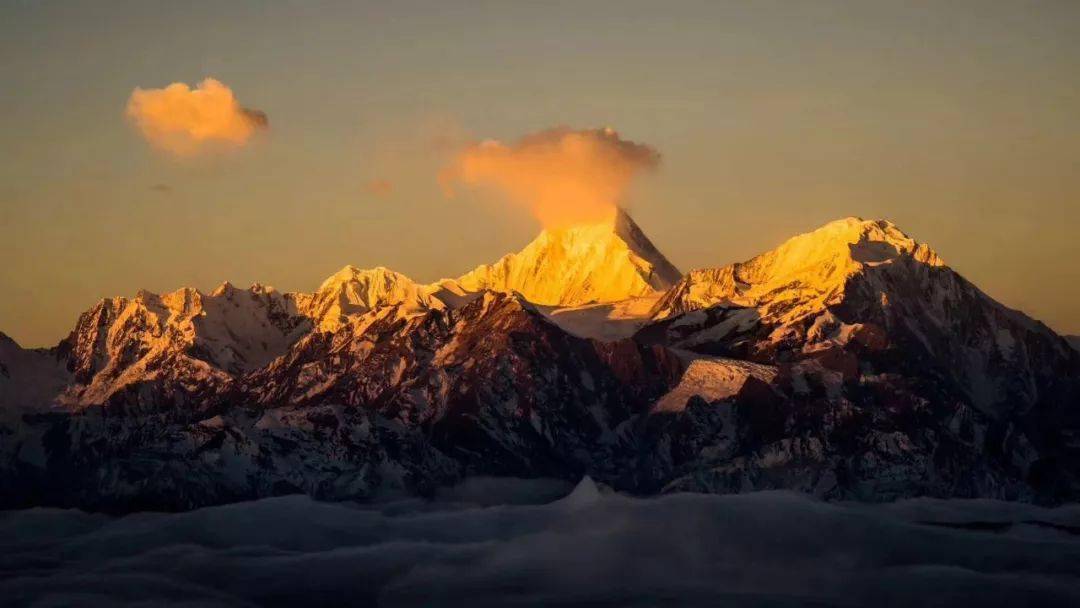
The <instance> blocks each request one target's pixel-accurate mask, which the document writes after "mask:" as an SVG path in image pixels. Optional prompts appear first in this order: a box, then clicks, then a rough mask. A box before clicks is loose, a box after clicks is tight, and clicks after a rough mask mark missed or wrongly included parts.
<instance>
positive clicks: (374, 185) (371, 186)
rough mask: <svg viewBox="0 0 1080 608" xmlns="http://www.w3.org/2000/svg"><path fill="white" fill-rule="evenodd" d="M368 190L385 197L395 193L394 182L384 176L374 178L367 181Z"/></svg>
mask: <svg viewBox="0 0 1080 608" xmlns="http://www.w3.org/2000/svg"><path fill="white" fill-rule="evenodd" d="M367 191H368V192H370V193H372V194H374V195H375V196H377V197H379V198H385V197H387V196H390V194H391V193H393V191H394V182H392V181H390V180H388V179H383V178H377V179H373V180H371V181H370V182H368V183H367Z"/></svg>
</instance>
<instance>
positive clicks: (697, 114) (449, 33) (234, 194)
mask: <svg viewBox="0 0 1080 608" xmlns="http://www.w3.org/2000/svg"><path fill="white" fill-rule="evenodd" d="M390 4H391V3H374V2H372V3H362V2H349V3H346V2H317V1H303V2H300V1H296V2H286V1H282V2H268V1H261V2H255V1H246V2H245V1H237V2H198V1H194V2H185V3H176V2H156V1H140V2H135V1H131V2H115V1H110V0H99V1H95V2H70V1H66V2H60V1H52V0H40V1H34V0H23V1H12V0H0V83H3V84H2V86H0V331H2V332H4V333H7V334H9V335H10V336H12V337H13V338H15V339H16V340H17V341H18V342H19V343H20V344H22V345H24V346H45V345H52V344H55V343H56V342H57V341H58V340H60V339H61V338H62V337H64V336H65V335H66V334H67V333H68V332H69V331H70V329H71V327H72V326H73V325H74V323H75V320H76V319H77V317H78V314H79V313H80V312H81V311H83V310H86V309H87V308H89V307H90V306H92V305H93V304H94V303H95V302H96V301H97V300H98V299H100V298H102V297H109V296H118V295H124V296H133V295H134V294H135V293H136V292H137V291H138V290H139V289H144V288H145V289H149V290H151V291H157V292H162V291H170V290H173V289H176V288H178V287H181V286H194V287H198V288H200V289H204V290H210V289H213V288H214V287H215V286H216V285H217V284H219V283H221V282H222V281H223V280H229V281H231V282H232V283H234V284H236V285H244V286H246V285H248V284H251V283H252V282H256V281H258V282H260V283H263V284H269V285H273V286H275V287H277V288H278V289H281V290H305V291H310V290H313V289H315V288H316V287H317V286H318V285H319V283H321V282H322V280H323V279H324V278H325V277H327V276H328V275H330V274H332V273H333V272H334V271H336V270H337V269H339V268H341V267H342V266H345V265H346V264H353V265H356V266H360V267H372V266H378V265H382V266H387V267H390V268H393V269H395V270H398V271H400V272H403V273H405V274H407V275H409V276H410V277H412V278H414V279H415V280H418V281H425V282H426V281H431V280H434V279H438V278H441V277H445V276H457V275H459V274H461V273H463V272H465V271H467V270H469V269H471V268H473V267H475V266H476V265H478V264H481V263H486V262H490V261H493V260H495V259H497V258H498V257H499V256H501V255H503V254H505V253H507V252H509V251H512V250H516V249H519V248H520V247H521V246H523V245H524V244H525V243H527V242H528V241H529V239H530V238H531V237H532V236H533V235H534V234H535V233H536V231H537V230H538V229H539V226H538V224H537V222H536V220H535V219H534V218H533V216H532V215H530V214H529V212H528V210H526V209H523V208H521V207H520V206H513V205H503V204H499V203H498V202H496V201H493V200H491V198H490V197H486V196H481V195H480V194H475V193H471V192H465V193H462V194H458V195H455V196H453V197H452V198H448V197H447V196H446V193H445V191H444V189H443V188H441V187H440V184H439V180H438V175H439V172H440V169H441V168H443V167H444V166H445V163H446V161H447V159H446V156H447V150H448V149H449V148H451V147H452V146H453V145H456V144H460V143H461V142H465V141H477V140H483V139H497V140H500V141H515V140H517V139H518V138H520V137H522V136H524V135H527V134H530V133H536V132H541V131H545V130H548V129H552V128H556V127H560V126H565V127H570V128H574V129H603V128H605V127H609V128H612V129H615V130H617V132H618V133H619V135H620V136H621V137H623V138H625V139H626V140H628V141H633V142H639V143H641V144H643V145H647V146H649V147H650V148H651V149H653V150H656V151H657V152H658V153H659V155H660V159H659V163H658V165H657V167H656V168H655V170H653V171H650V172H649V174H648V175H645V176H642V177H641V179H639V180H638V181H637V182H636V183H635V187H634V188H633V189H632V191H631V192H630V193H629V194H628V199H627V201H626V205H627V206H628V207H629V208H630V209H631V212H632V214H633V215H634V217H635V219H636V220H637V221H638V223H639V224H640V225H641V226H642V227H643V229H644V230H645V231H646V233H647V234H649V236H650V237H651V238H652V240H653V241H654V242H655V243H656V244H657V245H658V246H659V248H660V249H661V250H662V251H663V252H664V253H665V254H666V255H667V256H668V257H669V258H670V259H671V260H672V262H674V263H675V265H676V266H678V267H679V268H680V269H682V270H684V271H685V270H690V269H693V268H698V267H706V266H719V265H723V264H727V263H730V262H734V261H740V260H743V259H746V258H749V257H751V256H753V255H756V254H757V253H760V252H763V251H765V250H768V249H770V248H772V247H774V246H776V245H777V244H779V243H780V242H782V241H783V240H785V239H786V238H788V237H790V236H793V235H795V234H797V233H800V232H806V231H808V230H811V229H813V228H816V227H817V226H819V225H821V224H824V223H826V222H828V221H830V220H834V219H837V218H841V217H845V216H851V215H855V216H861V217H866V218H885V219H889V220H891V221H893V222H895V223H896V224H897V225H898V226H899V227H900V228H901V229H903V230H904V231H905V232H907V233H908V234H910V235H911V236H913V237H914V238H916V239H917V240H920V241H923V242H926V243H929V244H930V245H931V246H932V247H933V248H934V249H935V250H936V251H937V252H938V253H939V254H940V255H941V256H942V258H943V259H944V260H945V261H946V263H947V264H949V265H950V266H951V267H953V268H954V269H956V270H957V271H959V272H960V273H961V274H963V275H964V276H965V277H967V278H968V279H970V280H972V281H973V282H974V283H975V284H976V285H978V286H980V287H981V288H982V289H983V290H984V291H986V292H987V293H989V294H990V295H991V296H993V297H995V298H996V299H998V300H1000V301H1001V302H1003V303H1005V304H1006V305H1008V306H1011V307H1014V308H1019V309H1021V310H1023V311H1025V312H1027V313H1028V314H1030V315H1031V316H1033V317H1035V318H1037V319H1039V320H1041V321H1044V322H1046V323H1047V324H1048V325H1050V326H1051V327H1052V328H1054V329H1056V330H1058V331H1059V332H1063V333H1080V263H1078V260H1080V238H1078V231H1080V2H1076V1H1074V0H1061V1H1050V0H1046V1H1021V0H1016V1H1008V2H1006V1H994V0H978V1H955V2H948V3H945V2H937V1H926V2H921V1H913V2H877V1H866V0H862V1H851V2H847V1H839V0H835V1H824V0H823V1H817V2H798V3H795V2H781V1H777V2H769V1H767V0H763V1H759V2H752V3H751V2H736V1H732V2H721V1H717V0H713V1H708V2H663V3H661V2H633V1H621V2H520V3H515V2H455V3H447V2H395V3H392V4H393V6H390ZM207 78H212V79H214V80H215V81H217V82H219V83H222V84H223V85H224V86H225V87H227V89H228V90H229V91H230V92H231V94H232V95H234V96H235V102H236V104H238V105H237V107H238V108H240V109H242V110H244V112H250V113H249V114H243V113H242V114H243V115H242V116H241V118H239V119H237V120H243V117H244V116H247V117H249V118H250V117H255V118H257V117H259V116H262V119H259V120H255V121H254V122H252V123H250V125H249V126H250V128H248V127H247V126H244V125H245V124H247V123H240V124H239V126H238V124H237V123H228V128H229V131H228V133H229V137H230V138H231V139H229V140H228V141H225V140H221V145H217V146H208V147H204V146H201V145H200V146H194V147H193V146H192V145H188V144H189V143H190V142H186V143H185V142H181V143H179V144H178V143H177V142H175V141H174V142H165V143H163V142H162V141H160V140H155V139H154V135H153V134H152V133H151V132H149V131H147V130H146V123H145V122H140V120H143V119H145V117H146V116H152V112H150V111H149V110H145V109H143V110H134V111H133V110H132V109H131V104H132V99H133V93H135V91H136V89H140V90H143V91H153V90H155V89H163V88H165V87H167V86H169V85H170V84H172V83H184V84H185V85H186V86H188V87H197V86H198V85H199V83H201V82H203V81H204V79H207ZM182 92H183V91H182ZM139 99H140V100H142V99H143V98H139ZM139 107H140V108H145V107H146V106H139ZM264 123H265V124H264Z"/></svg>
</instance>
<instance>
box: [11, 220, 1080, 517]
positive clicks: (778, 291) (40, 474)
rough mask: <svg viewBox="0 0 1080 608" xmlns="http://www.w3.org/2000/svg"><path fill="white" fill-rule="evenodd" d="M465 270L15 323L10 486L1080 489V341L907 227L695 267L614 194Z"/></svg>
mask: <svg viewBox="0 0 1080 608" xmlns="http://www.w3.org/2000/svg"><path fill="white" fill-rule="evenodd" d="M470 276H471V277H472V278H470V279H467V280H465V279H466V278H465V277H463V278H462V279H458V280H451V281H443V282H440V283H437V284H435V285H431V286H421V285H417V284H415V283H414V282H412V281H411V280H409V279H408V278H407V277H404V276H403V275H400V274H397V273H394V272H392V271H389V270H386V269H382V268H376V269H373V270H368V271H363V270H358V269H356V268H353V267H346V268H345V269H343V270H342V271H340V272H338V273H337V274H335V275H334V276H332V277H330V278H329V279H328V280H327V281H325V282H324V283H323V285H322V286H321V287H320V288H319V289H318V290H317V291H316V292H314V293H311V294H292V293H289V294H282V293H278V292H276V291H274V290H273V289H271V288H264V287H261V286H257V285H256V286H253V287H252V288H250V289H246V290H241V289H236V288H233V287H232V286H230V285H228V284H226V285H223V286H222V287H220V288H219V289H217V290H215V291H214V292H212V293H211V294H202V293H200V292H198V291H195V290H191V289H182V290H179V291H176V292H173V293H171V294H165V295H161V296H158V295H155V294H150V293H145V292H143V293H140V294H139V295H138V296H137V297H136V298H134V299H126V298H113V299H107V300H104V301H102V302H100V303H99V304H98V305H96V306H95V307H94V308H92V309H91V310H89V311H87V312H86V313H84V314H83V315H82V316H81V317H80V319H79V322H78V324H77V325H76V328H75V330H74V331H73V332H72V334H71V335H70V336H69V337H68V338H66V339H65V340H64V341H62V342H61V343H60V344H59V345H58V346H56V347H54V348H52V349H38V350H25V349H21V348H19V347H18V346H17V345H16V344H14V342H12V341H11V340H10V339H7V338H6V337H3V336H0V496H3V498H2V504H3V505H6V506H16V505H35V504H54V505H76V506H82V507H86V508H93V509H106V510H115V511H127V510H133V509H141V508H156V509H187V508H192V507H196V506H200V505H206V504H214V503H221V502H229V501H233V500H241V499H247V498H253V497H259V496H267V495H275V494H284V493H294V492H304V493H307V494H310V495H313V496H317V497H321V498H328V499H338V498H362V497H366V496H370V495H372V494H373V493H375V492H380V491H387V490H400V491H406V492H414V493H420V494H424V493H427V492H431V491H433V489H434V488H435V487H436V486H438V485H440V484H444V483H448V482H451V481H453V480H456V479H460V478H461V477H462V476H466V475H471V474H492V475H512V476H523V477H533V476H556V477H564V478H567V479H576V478H577V477H579V476H580V475H582V474H583V473H588V474H589V475H591V476H593V477H594V478H595V479H598V480H601V481H603V482H605V483H608V484H610V485H613V486H615V487H618V488H620V489H623V490H626V491H629V492H637V493H645V494H648V493H656V492H666V491H676V490H697V491H709V492H733V491H745V490H751V489H765V488H790V489H797V490H801V491H806V492H810V493H814V494H816V495H819V496H823V497H826V498H849V499H850V498H854V499H865V500H884V499H890V498H894V497H899V496H914V495H934V496H988V497H997V498H1010V499H1023V500H1035V501H1042V502H1058V501H1062V500H1067V499H1074V498H1076V497H1077V496H1078V493H1080V480H1078V478H1077V471H1080V414H1078V407H1080V352H1077V351H1075V350H1073V349H1072V348H1070V347H1069V346H1068V344H1067V343H1066V341H1065V340H1064V339H1063V338H1061V337H1059V336H1057V335H1055V334H1054V333H1053V332H1052V331H1050V330H1049V329H1048V328H1046V327H1045V326H1043V325H1041V324H1040V323H1038V322H1036V321H1033V320H1031V319H1029V318H1028V317H1026V316H1024V315H1023V314H1022V313H1019V312H1016V311H1013V310H1009V309H1007V308H1005V307H1004V306H1002V305H1000V304H998V303H997V302H995V301H993V300H992V299H990V298H989V297H988V296H986V295H985V294H983V293H982V292H980V291H979V290H978V289H977V288H976V287H974V286H973V285H971V284H970V283H969V282H967V281H966V280H964V279H963V278H962V277H960V276H959V275H957V274H956V273H955V272H954V271H952V270H951V269H950V268H948V267H947V266H946V265H945V264H944V263H943V262H942V261H941V260H940V258H939V257H938V256H937V255H936V254H935V253H934V252H933V251H932V250H931V249H930V248H929V247H927V246H926V245H923V244H920V243H918V242H916V241H914V240H913V239H911V238H910V237H908V236H907V235H905V234H904V233H902V232H901V231H900V230H899V229H897V228H896V227H895V226H893V225H892V224H890V223H888V222H883V221H863V220H859V219H856V218H848V219H845V220H840V221H838V222H833V223H831V224H828V225H826V226H824V227H822V228H821V229H819V230H816V231H814V232H811V233H808V234H805V235H801V236H798V237H796V238H794V239H792V240H790V241H788V242H787V243H785V244H783V245H781V246H780V247H779V248H777V249H775V250H773V251H771V252H768V253H765V254H763V255H761V256H758V257H756V258H754V259H752V260H749V261H747V262H744V263H740V264H733V265H730V266H725V267H720V268H715V269H705V270H697V271H693V272H691V273H689V274H687V275H686V276H685V277H682V278H679V277H678V276H677V272H676V271H675V270H674V268H673V267H671V266H670V264H668V263H667V262H666V261H665V260H664V258H663V256H662V255H660V254H659V253H658V252H657V251H656V249H655V247H653V246H652V245H651V243H649V241H648V239H647V238H645V237H644V235H642V234H641V232H640V229H638V228H637V227H636V226H635V225H634V224H633V223H632V221H631V220H630V219H629V217H628V216H626V215H624V214H621V213H620V214H619V215H618V216H617V217H616V218H615V220H614V221H613V222H612V223H610V224H607V225H604V226H590V227H579V228H573V229H568V230H566V231H562V232H559V233H553V232H549V233H544V234H542V235H541V236H540V237H538V238H537V240H536V241H534V242H533V243H532V244H530V245H529V246H528V247H526V248H525V250H523V251H522V252H521V253H518V254H512V255H510V256H507V257H505V258H503V259H502V260H500V261H499V262H498V263H496V264H494V265H491V266H488V267H482V269H480V270H478V271H476V272H474V273H470V275H466V277H470ZM665 287H667V289H666V291H663V292H658V291H657V290H659V289H663V288H665ZM612 300H614V301H612ZM545 303H547V304H555V305H559V304H566V305H570V306H571V307H570V308H550V307H545V306H543V304H545ZM642 324H644V325H643V326H641V325H642ZM639 326H640V328H639ZM635 331H636V333H633V335H630V334H631V333H632V332H635Z"/></svg>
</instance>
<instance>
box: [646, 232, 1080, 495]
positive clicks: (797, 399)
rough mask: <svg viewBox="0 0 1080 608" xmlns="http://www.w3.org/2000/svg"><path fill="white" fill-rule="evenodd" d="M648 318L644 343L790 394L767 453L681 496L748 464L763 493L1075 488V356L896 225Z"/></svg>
mask: <svg viewBox="0 0 1080 608" xmlns="http://www.w3.org/2000/svg"><path fill="white" fill-rule="evenodd" d="M652 312H653V316H654V317H655V318H656V319H657V321H656V322H654V323H653V324H652V325H649V326H647V327H645V328H644V329H642V330H641V332H639V334H638V339H639V340H642V341H645V342H647V343H654V344H664V345H667V346H670V347H674V348H678V349H686V350H689V351H693V352H696V353H700V354H702V355H709V356H716V355H723V356H729V357H736V358H739V359H751V360H754V361H757V362H759V363H765V364H771V365H774V366H776V368H777V371H778V375H777V380H776V382H774V388H776V389H778V390H777V391H776V393H775V394H776V395H778V396H781V397H782V398H779V399H774V397H773V396H768V398H767V399H766V401H774V402H773V405H772V406H770V407H771V410H770V411H771V412H772V414H770V416H772V420H771V421H770V422H769V424H772V425H775V426H774V432H776V433H777V434H776V435H775V436H774V438H773V440H771V441H767V442H765V444H763V445H759V446H758V452H759V453H758V454H757V455H755V456H747V457H745V458H744V459H743V460H741V461H740V464H738V465H737V466H736V465H733V463H732V462H731V461H728V462H725V463H724V464H723V465H721V466H719V467H717V468H716V469H713V470H711V471H710V472H709V473H708V474H703V473H702V472H701V471H698V472H697V473H696V474H695V475H697V476H696V477H691V478H687V479H684V480H683V481H681V482H679V485H678V487H683V488H691V487H701V486H702V485H704V487H708V488H712V489H714V490H715V489H717V487H727V488H730V487H731V485H730V484H745V483H746V476H747V475H750V474H751V473H749V472H748V470H749V469H756V472H754V473H753V475H759V476H760V478H759V481H758V482H757V484H758V485H759V486H765V487H769V486H770V485H776V486H782V487H787V486H788V485H790V484H792V483H795V479H794V478H793V477H791V475H792V474H793V473H794V472H797V473H798V475H800V476H802V479H803V481H801V482H799V483H803V484H805V483H807V481H806V480H815V481H814V483H819V482H820V483H823V484H831V483H835V480H836V479H840V478H841V477H842V476H845V475H846V476H847V480H848V484H850V485H855V484H853V480H855V479H858V478H859V477H860V476H864V477H865V478H864V480H863V482H861V484H865V485H866V487H867V488H868V489H867V490H864V491H865V492H867V493H868V494H871V495H891V494H893V493H904V492H911V491H912V489H913V488H919V489H918V490H917V491H918V492H929V493H949V492H961V493H963V494H965V495H986V494H997V495H1001V496H1012V497H1017V496H1025V495H1030V492H1031V490H1032V487H1031V486H1037V487H1038V490H1037V491H1036V492H1035V494H1039V493H1045V494H1044V495H1055V493H1058V492H1064V493H1066V494H1067V493H1068V492H1072V491H1073V490H1068V491H1065V490H1064V488H1067V487H1068V488H1075V486H1076V483H1077V478H1076V473H1075V471H1076V470H1077V469H1076V468H1075V465H1076V463H1077V462H1078V456H1080V356H1077V355H1078V353H1077V352H1075V351H1073V350H1072V349H1070V348H1069V347H1068V345H1067V343H1066V342H1065V340H1064V339H1062V338H1061V337H1059V336H1057V335H1056V334H1054V332H1053V331H1051V330H1050V329H1049V328H1047V327H1046V326H1045V325H1042V324H1041V323H1038V322H1037V321H1034V320H1032V319H1030V318H1029V317H1027V316H1026V315H1024V314H1022V313H1020V312H1017V311H1014V310H1010V309H1008V308H1006V307H1004V306H1002V305H1001V304H999V303H998V302H996V301H994V300H993V299H991V298H990V297H989V296H987V295H986V294H984V293H982V292H981V291H980V290H979V289H978V288H976V287H975V286H974V285H972V284H971V283H970V282H968V281H966V280H964V279H963V278H962V277H961V276H959V275H958V274H957V273H956V272H954V271H953V270H952V269H950V268H949V267H948V266H946V265H945V264H944V263H943V262H942V260H941V259H940V258H939V257H938V256H937V255H936V254H935V253H934V252H933V250H931V249H930V248H929V247H927V246H926V245H923V244H920V243H917V242H916V241H914V240H913V239H911V238H910V237H908V236H906V235H905V234H903V233H902V232H901V231H899V230H898V229H897V228H896V227H895V226H893V225H892V224H890V223H888V222H883V221H863V220H859V219H856V218H848V219H845V220H841V221H838V222H833V223H831V224H828V225H826V226H824V227H823V228H821V229H819V230H816V231H814V232H811V233H808V234H805V235H801V236H798V237H795V238H794V239H791V240H790V241H788V242H786V243H784V244H783V245H781V246H780V247H778V248H777V249H775V250H773V251H771V252H768V253H765V254H763V255H761V256H758V257H755V258H753V259H752V260H749V261H747V262H744V263H741V264H733V265H730V266H725V267H721V268H716V269H706V270H700V271H694V272H691V273H689V274H688V275H687V276H686V277H685V278H684V279H683V280H682V281H681V282H680V283H679V284H678V285H676V286H675V287H673V288H672V289H671V290H670V291H669V292H668V293H667V294H665V295H664V296H663V297H662V298H661V299H660V300H659V301H658V303H657V305H656V306H655V307H654V309H653V311H652ZM761 394H762V395H767V393H761ZM799 428H801V429H803V430H802V431H801V432H795V429H799ZM709 432H712V427H709V426H707V427H706V430H705V431H703V433H704V434H706V435H707V434H708V433H709ZM793 432H795V434H794V435H792V434H791V433H793ZM800 435H801V439H799V440H798V441H797V440H796V439H797V437H798V436H800ZM860 442H861V443H862V446H861V447H860V448H859V449H858V450H853V449H852V448H853V446H856V445H859V443H860ZM845 444H846V447H841V446H842V445H845ZM859 451H861V454H860V456H859V460H858V461H856V462H852V461H851V458H852V456H853V455H854V454H855V453H859ZM830 452H832V454H830ZM763 454H771V456H767V457H766V456H765V455H763ZM767 458H771V459H772V461H771V462H772V464H771V465H768V466H766V464H765V463H766V462H767ZM796 463H798V464H797V465H796ZM826 463H828V464H826ZM868 463H877V464H874V465H873V466H870V467H869V472H870V474H869V475H866V473H864V472H860V471H859V470H858V469H860V468H862V467H865V466H866V465H867V464H868ZM884 463H890V464H888V465H887V469H888V471H889V473H888V475H889V476H890V477H891V479H890V480H889V481H888V483H882V481H883V480H882V479H881V474H882V470H881V465H882V464H884ZM696 464H700V463H696ZM696 464H695V465H692V467H693V466H696ZM778 464H779V466H777V465H778ZM738 467H742V468H738ZM942 467H944V468H945V469H946V470H945V471H943V470H942ZM766 469H769V471H766ZM961 471H963V473H961ZM826 473H827V474H829V475H831V477H821V475H824V474H826ZM705 477H710V479H709V480H707V481H706V480H703V479H704V478H705ZM1025 484H1030V485H1025ZM960 488H963V489H962V490H961V489H960ZM804 489H807V490H810V489H812V488H810V487H804Z"/></svg>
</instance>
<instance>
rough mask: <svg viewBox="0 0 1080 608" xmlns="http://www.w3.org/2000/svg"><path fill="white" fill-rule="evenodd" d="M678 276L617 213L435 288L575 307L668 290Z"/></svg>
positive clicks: (560, 231) (557, 232)
mask: <svg viewBox="0 0 1080 608" xmlns="http://www.w3.org/2000/svg"><path fill="white" fill-rule="evenodd" d="M680 276H681V275H680V273H679V271H678V269H676V268H675V266H674V265H672V264H671V262H669V261H668V260H667V258H665V257H664V256H663V254H661V253H660V251H659V250H658V249H657V248H656V246H655V245H653V244H652V242H651V241H650V240H649V239H648V237H646V236H645V234H644V233H643V232H642V231H641V229H640V228H639V227H638V226H637V224H635V223H634V221H633V219H631V218H630V215H629V214H627V213H626V212H625V211H622V210H621V209H619V210H617V211H615V212H614V213H612V215H611V216H610V217H609V218H606V219H604V220H602V221H600V222H595V223H590V224H582V225H574V226H570V227H566V228H550V229H545V230H543V231H542V232H541V233H540V234H539V235H538V236H537V237H536V238H535V239H533V241H532V242H531V243H529V244H528V245H526V246H525V248H524V249H522V250H521V251H520V252H518V253H511V254H509V255H506V256H504V257H503V258H501V259H500V260H499V261H497V262H495V263H494V264H488V265H483V266H479V267H477V268H476V269H475V270H473V271H472V272H470V273H468V274H465V275H463V276H461V277H459V278H457V279H455V280H449V281H442V282H441V283H439V284H438V286H440V287H444V288H449V289H454V288H457V289H459V290H462V291H468V292H475V291H481V290H484V289H490V290H493V291H502V292H517V293H520V294H521V295H522V296H523V297H524V298H525V299H526V300H528V301H530V302H532V303H534V304H541V305H547V306H578V305H582V304H589V303H594V302H614V301H619V300H625V299H627V298H633V297H637V296H642V295H646V294H649V293H653V292H655V291H659V290H663V289H667V288H668V287H670V286H671V285H673V284H675V282H677V281H678V280H679V278H680Z"/></svg>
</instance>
